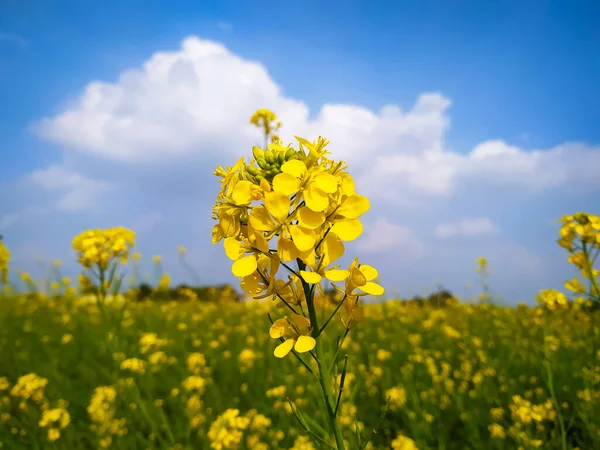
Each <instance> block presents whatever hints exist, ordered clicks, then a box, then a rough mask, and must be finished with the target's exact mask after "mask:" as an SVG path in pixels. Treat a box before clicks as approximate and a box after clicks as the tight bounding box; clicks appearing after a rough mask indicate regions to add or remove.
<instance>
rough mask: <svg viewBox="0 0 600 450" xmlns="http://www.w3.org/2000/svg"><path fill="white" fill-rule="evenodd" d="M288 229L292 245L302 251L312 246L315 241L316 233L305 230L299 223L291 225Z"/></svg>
mask: <svg viewBox="0 0 600 450" xmlns="http://www.w3.org/2000/svg"><path fill="white" fill-rule="evenodd" d="M289 230H290V234H291V235H292V240H293V241H294V245H295V246H296V247H297V248H298V250H300V251H301V252H304V251H308V250H310V249H312V248H314V246H315V244H316V242H317V233H315V232H314V231H313V230H307V229H306V228H302V227H301V226H299V225H291V226H290V227H289Z"/></svg>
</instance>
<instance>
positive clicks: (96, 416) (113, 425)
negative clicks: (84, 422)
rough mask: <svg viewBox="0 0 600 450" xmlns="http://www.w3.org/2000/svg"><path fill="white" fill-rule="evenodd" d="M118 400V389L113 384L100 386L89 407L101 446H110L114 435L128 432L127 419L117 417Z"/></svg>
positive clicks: (93, 426) (93, 427)
mask: <svg viewBox="0 0 600 450" xmlns="http://www.w3.org/2000/svg"><path fill="white" fill-rule="evenodd" d="M116 400H117V390H116V389H115V388H114V387H113V386H99V387H97V388H96V389H95V390H94V394H93V395H92V399H91V400H90V404H89V406H88V407H87V412H88V414H89V416H90V419H91V420H92V430H93V431H95V432H96V434H97V436H98V438H99V445H100V447H101V448H108V447H110V446H111V444H112V440H113V436H124V435H125V434H127V427H126V419H125V418H122V419H119V418H117V417H116Z"/></svg>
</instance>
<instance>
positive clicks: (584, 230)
mask: <svg viewBox="0 0 600 450" xmlns="http://www.w3.org/2000/svg"><path fill="white" fill-rule="evenodd" d="M559 222H560V223H562V226H561V228H560V231H559V234H560V236H561V237H560V239H559V240H558V244H559V245H560V246H561V247H563V248H564V249H566V250H567V251H568V252H569V262H570V263H571V264H573V265H574V266H575V267H577V270H579V271H580V272H581V276H582V277H583V278H585V279H587V280H588V282H589V285H590V288H589V291H588V290H587V289H586V288H585V286H584V285H583V283H582V282H581V281H580V280H579V279H578V278H577V277H575V278H573V279H572V280H570V281H567V282H566V283H565V287H566V288H567V289H569V290H570V291H573V292H575V293H577V294H586V293H587V294H588V295H589V296H590V297H592V298H593V299H595V300H596V301H600V287H599V284H600V270H597V269H594V267H593V265H594V262H595V261H596V259H597V258H598V256H599V255H600V216H596V215H593V214H588V213H583V212H579V213H576V214H573V215H570V216H563V217H562V218H561V219H560V220H559Z"/></svg>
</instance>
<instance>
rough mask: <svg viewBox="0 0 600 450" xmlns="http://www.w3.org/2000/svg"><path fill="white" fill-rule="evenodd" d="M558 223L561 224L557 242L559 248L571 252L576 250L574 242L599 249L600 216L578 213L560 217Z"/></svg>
mask: <svg viewBox="0 0 600 450" xmlns="http://www.w3.org/2000/svg"><path fill="white" fill-rule="evenodd" d="M559 222H560V223H562V226H561V228H560V231H559V233H560V236H561V238H560V239H559V241H558V243H559V245H560V246H561V247H563V248H565V249H567V250H569V251H570V252H572V251H574V250H575V249H576V245H577V243H576V242H575V241H579V242H585V243H586V244H588V245H589V246H596V247H600V216H596V215H593V214H588V213H584V212H578V213H576V214H573V215H565V216H563V217H561V218H560V219H559Z"/></svg>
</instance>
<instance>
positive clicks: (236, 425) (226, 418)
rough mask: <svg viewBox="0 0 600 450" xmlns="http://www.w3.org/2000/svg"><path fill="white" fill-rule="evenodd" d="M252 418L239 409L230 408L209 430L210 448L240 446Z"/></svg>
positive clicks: (217, 449)
mask: <svg viewBox="0 0 600 450" xmlns="http://www.w3.org/2000/svg"><path fill="white" fill-rule="evenodd" d="M250 422H251V419H250V418H248V417H244V416H241V415H240V410H239V409H228V410H226V411H225V412H224V413H223V414H221V415H220V416H219V417H217V419H216V420H215V421H214V422H213V423H212V424H211V426H210V429H209V430H208V438H209V439H210V441H211V443H210V448H212V449H215V450H228V449H237V448H239V446H240V444H241V442H242V439H243V437H244V430H245V429H246V428H248V426H249V425H250Z"/></svg>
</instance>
